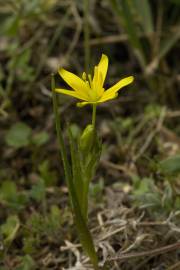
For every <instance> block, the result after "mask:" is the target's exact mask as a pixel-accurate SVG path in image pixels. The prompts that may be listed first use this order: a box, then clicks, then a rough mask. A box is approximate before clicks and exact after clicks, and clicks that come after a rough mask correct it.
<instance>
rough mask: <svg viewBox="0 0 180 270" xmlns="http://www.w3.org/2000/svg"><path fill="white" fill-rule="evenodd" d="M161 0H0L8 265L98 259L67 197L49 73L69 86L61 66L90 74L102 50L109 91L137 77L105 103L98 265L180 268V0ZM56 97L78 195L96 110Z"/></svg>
mask: <svg viewBox="0 0 180 270" xmlns="http://www.w3.org/2000/svg"><path fill="white" fill-rule="evenodd" d="M164 2H165V1H161V0H159V1H153V0H152V1H150V0H143V1H140V0H133V1H131V0H103V1H97V0H95V1H87V0H84V1H83V0H82V1H73V0H70V1H58V0H32V1H27V0H8V1H0V4H1V8H0V21H1V28H0V126H1V132H0V142H1V143H0V152H1V162H0V164H1V165H0V270H34V269H35V270H36V269H37V270H39V269H43V270H48V269H53V270H55V269H77V270H80V269H92V265H91V263H90V260H89V258H87V257H86V254H85V253H84V252H83V250H82V247H81V244H80V242H79V238H78V234H77V231H76V227H75V226H74V221H73V216H72V213H71V205H70V203H69V200H68V189H67V185H66V182H65V175H64V169H63V164H62V162H61V159H60V157H59V146H58V140H57V138H56V128H55V117H54V113H53V102H52V92H51V76H50V74H51V73H54V74H55V84H56V87H59V88H60V87H62V88H66V87H67V86H66V85H65V84H64V82H63V80H62V79H61V78H60V77H59V75H58V74H57V71H58V68H59V67H64V68H65V69H67V70H69V71H72V72H74V73H75V74H78V75H79V76H81V75H82V72H83V71H84V70H88V69H90V70H91V72H92V73H93V70H92V68H93V66H94V65H95V64H96V63H97V59H99V58H100V56H101V54H102V53H104V54H106V55H108V57H109V60H110V66H109V70H108V76H107V79H106V81H105V84H104V85H105V89H108V88H109V87H110V86H111V85H114V84H115V83H116V82H117V81H118V80H119V79H121V78H123V77H128V76H130V75H133V76H134V77H135V81H134V83H133V84H132V85H130V86H128V87H127V88H126V89H122V91H119V97H118V98H116V99H114V100H112V101H109V102H106V103H102V104H100V105H99V106H98V117H96V128H97V133H98V136H99V137H100V138H102V142H103V147H102V154H101V160H100V163H99V166H98V168H97V172H96V175H95V176H94V178H93V179H92V181H91V183H90V186H89V188H90V191H89V209H88V217H89V218H88V230H89V231H90V233H91V235H92V238H93V240H94V244H95V248H96V251H97V255H98V261H99V268H100V269H102V268H103V269H123V270H131V269H133V270H144V269H147V270H148V269H168V270H172V269H179V268H180V263H179V248H180V244H179V237H180V235H179V234H180V215H179V214H180V213H179V209H180V124H179V117H180V109H179V101H180V94H179V72H180V69H179V49H180V42H179V38H180V21H179V18H180V1H178V0H168V1H166V3H164ZM56 75H57V76H56ZM57 96H58V103H59V105H58V108H57V109H58V112H59V113H60V115H61V126H62V134H61V135H63V138H64V142H65V147H66V149H67V159H68V162H70V163H71V161H72V163H74V164H75V165H74V166H75V167H74V171H73V172H72V173H73V174H74V179H75V178H76V180H75V181H76V183H77V182H78V184H77V185H76V183H74V185H73V186H74V190H76V194H78V196H79V198H80V199H81V196H80V195H81V191H82V190H81V188H82V187H81V185H80V184H79V183H80V180H81V179H80V178H81V177H79V174H80V171H79V170H78V169H77V168H78V166H79V164H78V162H76V161H77V160H76V155H77V141H78V138H79V137H80V135H81V134H82V133H83V130H84V129H85V127H86V126H87V125H88V124H89V123H91V114H92V111H91V107H90V106H85V107H84V108H77V107H76V100H74V99H72V98H70V97H67V96H64V95H57ZM67 126H68V129H67ZM67 130H69V132H68V131H67ZM69 139H70V143H69ZM83 147H84V146H83V142H82V148H83ZM85 148H86V147H85ZM85 148H83V149H84V157H86V156H88V153H89V152H90V151H89V149H85ZM60 150H62V149H60ZM71 158H72V160H71ZM92 175H94V173H92ZM92 175H91V176H92ZM91 176H90V177H89V178H91ZM88 184H89V182H88ZM83 199H84V200H85V198H83ZM83 205H84V206H83V207H84V209H83V210H82V211H83V215H84V216H86V215H87V201H86V202H85V203H83ZM76 214H77V213H76ZM77 226H82V223H80V221H79V224H78V225H77ZM133 256H134V257H133Z"/></svg>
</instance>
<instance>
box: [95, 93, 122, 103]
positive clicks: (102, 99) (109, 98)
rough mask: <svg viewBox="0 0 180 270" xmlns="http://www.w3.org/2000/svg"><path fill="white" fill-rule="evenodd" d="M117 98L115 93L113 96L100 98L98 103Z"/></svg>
mask: <svg viewBox="0 0 180 270" xmlns="http://www.w3.org/2000/svg"><path fill="white" fill-rule="evenodd" d="M117 96H118V93H115V94H114V95H111V96H104V95H103V96H102V98H101V99H100V100H98V103H102V102H105V101H108V100H111V99H115V98H117Z"/></svg>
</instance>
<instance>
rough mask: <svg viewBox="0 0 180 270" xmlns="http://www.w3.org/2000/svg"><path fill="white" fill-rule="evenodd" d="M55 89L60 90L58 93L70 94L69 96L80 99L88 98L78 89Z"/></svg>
mask: <svg viewBox="0 0 180 270" xmlns="http://www.w3.org/2000/svg"><path fill="white" fill-rule="evenodd" d="M55 91H56V92H58V93H61V94H65V95H68V96H72V97H75V98H78V99H82V100H86V99H84V96H83V95H81V93H78V92H76V91H71V90H66V89H60V88H56V89H55Z"/></svg>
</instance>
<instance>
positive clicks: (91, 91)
mask: <svg viewBox="0 0 180 270" xmlns="http://www.w3.org/2000/svg"><path fill="white" fill-rule="evenodd" d="M107 69H108V57H107V56H106V55H105V54H102V56H101V59H100V62H99V64H98V65H97V66H95V67H94V76H93V79H92V77H91V75H90V74H88V75H87V74H86V73H85V72H83V74H82V78H80V77H78V76H76V75H75V74H73V73H71V72H69V71H67V70H65V69H63V68H61V69H60V70H59V74H60V76H61V77H62V78H63V80H64V81H65V82H66V83H67V84H68V85H69V86H70V87H71V88H72V89H73V90H66V89H60V88H56V89H55V91H56V92H58V93H62V94H65V95H69V96H73V97H75V98H78V99H80V100H82V101H83V102H80V103H78V104H77V105H78V106H84V105H86V104H89V103H90V104H97V103H102V102H105V101H108V100H110V99H114V98H115V97H117V95H118V93H117V92H118V91H119V90H120V89H121V88H122V87H124V86H126V85H128V84H130V83H132V82H133V80H134V77H133V76H129V77H126V78H124V79H122V80H120V81H119V82H117V83H116V84H115V85H113V86H112V87H110V88H109V89H107V90H105V89H104V81H105V78H106V73H107Z"/></svg>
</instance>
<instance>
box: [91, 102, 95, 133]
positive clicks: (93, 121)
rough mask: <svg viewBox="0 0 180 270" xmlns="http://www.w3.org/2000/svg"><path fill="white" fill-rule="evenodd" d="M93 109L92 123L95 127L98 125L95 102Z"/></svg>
mask: <svg viewBox="0 0 180 270" xmlns="http://www.w3.org/2000/svg"><path fill="white" fill-rule="evenodd" d="M92 106H93V111H92V125H93V127H94V129H95V125H96V104H93V105H92Z"/></svg>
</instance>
